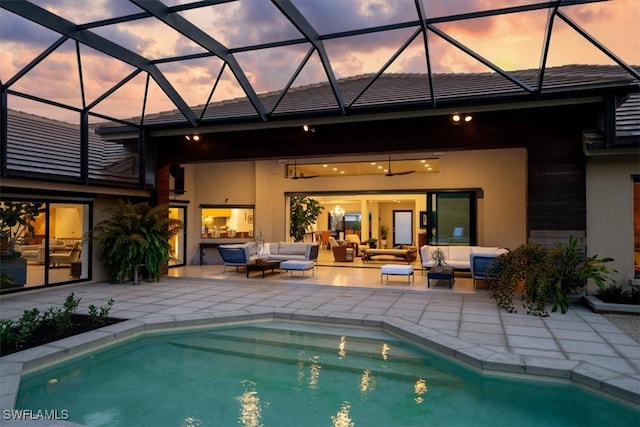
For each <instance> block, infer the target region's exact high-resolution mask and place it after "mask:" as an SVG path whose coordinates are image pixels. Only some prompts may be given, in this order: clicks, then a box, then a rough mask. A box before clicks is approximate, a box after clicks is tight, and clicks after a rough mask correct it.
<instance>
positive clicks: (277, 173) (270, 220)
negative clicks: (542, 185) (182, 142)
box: [182, 148, 527, 264]
mask: <svg viewBox="0 0 640 427" xmlns="http://www.w3.org/2000/svg"><path fill="white" fill-rule="evenodd" d="M416 157H420V154H419V153H416ZM330 161H331V162H338V161H340V158H331V159H330ZM526 164H527V155H526V150H525V149H523V148H522V149H505V150H482V151H465V152H446V153H445V154H444V155H443V156H442V157H441V159H440V172H439V173H434V174H411V175H404V176H394V177H385V176H371V175H368V176H361V177H336V178H324V177H323V178H317V179H308V180H307V179H299V180H291V179H286V178H284V165H283V164H282V163H281V162H278V160H262V161H256V162H230V163H215V164H197V165H190V166H187V168H186V170H185V190H187V193H186V194H185V196H182V199H184V200H189V201H190V203H189V208H188V221H189V224H190V226H189V230H188V239H189V247H188V254H187V262H188V263H189V264H195V263H197V261H198V243H199V242H200V236H199V225H200V218H199V209H198V206H199V205H201V204H229V205H238V204H243V205H244V204H255V230H256V233H259V232H262V233H263V235H264V238H265V240H266V241H282V240H287V239H288V237H289V233H288V229H287V221H286V217H285V213H286V200H285V193H296V192H298V193H305V192H329V191H331V192H335V191H366V190H372V189H373V190H378V191H382V190H384V191H394V190H412V189H415V190H420V191H424V190H445V189H466V188H481V189H482V190H483V195H484V196H483V198H481V199H479V200H478V243H479V244H480V245H484V246H503V247H508V248H515V247H517V246H519V245H520V244H522V243H524V242H525V241H526V179H527V178H526V169H527V167H526ZM225 200H226V202H225ZM416 221H418V218H417V215H416ZM376 231H377V229H376ZM374 234H376V233H374Z"/></svg>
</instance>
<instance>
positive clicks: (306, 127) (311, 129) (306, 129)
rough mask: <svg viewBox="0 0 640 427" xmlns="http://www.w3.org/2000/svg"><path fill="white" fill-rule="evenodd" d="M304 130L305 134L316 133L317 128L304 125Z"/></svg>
mask: <svg viewBox="0 0 640 427" xmlns="http://www.w3.org/2000/svg"><path fill="white" fill-rule="evenodd" d="M302 129H303V130H304V131H305V132H315V131H316V128H314V127H312V126H310V125H304V126H302Z"/></svg>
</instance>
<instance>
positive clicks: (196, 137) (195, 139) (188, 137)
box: [184, 133, 200, 142]
mask: <svg viewBox="0 0 640 427" xmlns="http://www.w3.org/2000/svg"><path fill="white" fill-rule="evenodd" d="M184 139H186V140H187V141H193V142H198V141H200V135H198V134H197V133H196V134H193V135H185V136H184Z"/></svg>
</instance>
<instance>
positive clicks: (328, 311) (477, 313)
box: [0, 267, 640, 425]
mask: <svg viewBox="0 0 640 427" xmlns="http://www.w3.org/2000/svg"><path fill="white" fill-rule="evenodd" d="M318 270H319V271H318V272H316V276H315V277H305V278H303V277H299V276H293V277H290V276H289V275H288V274H287V275H285V274H276V275H273V276H268V277H267V279H261V278H249V279H246V278H245V277H244V274H238V273H235V272H229V271H227V273H226V274H221V272H220V271H218V270H216V269H213V268H211V267H210V268H206V269H200V270H198V271H199V273H195V272H194V271H195V270H192V271H191V272H189V269H183V270H181V271H174V272H173V273H172V276H181V275H183V274H184V275H189V276H195V275H196V274H199V275H200V276H201V277H163V278H162V280H161V281H160V282H157V283H149V282H142V284H141V285H138V286H132V285H131V283H127V284H118V285H112V284H108V283H83V284H77V285H68V286H61V287H56V288H49V289H43V290H34V291H32V292H24V293H19V294H12V295H5V296H2V298H1V299H0V308H1V309H2V318H14V319H15V318H17V317H19V316H20V315H21V314H22V312H23V311H24V310H25V309H31V308H33V307H38V308H39V309H40V310H41V311H43V310H46V309H47V308H48V307H50V306H52V305H55V306H61V305H62V303H63V302H64V300H65V298H66V297H67V296H68V295H69V294H70V293H71V292H74V293H75V295H76V297H79V298H81V302H80V308H79V309H78V312H81V313H86V312H87V311H88V306H89V305H91V304H94V305H96V306H98V307H100V306H104V305H105V304H106V301H107V300H108V299H109V298H113V299H114V301H115V304H114V306H113V308H112V310H111V313H110V315H111V316H113V317H121V318H127V319H130V320H128V321H126V322H122V323H119V324H115V325H111V326H107V327H104V328H102V329H100V330H96V331H92V332H87V333H85V334H81V335H78V336H75V337H70V338H67V339H64V340H60V341H57V342H53V343H50V344H46V345H43V346H40V347H37V348H34V349H30V350H25V351H22V352H19V353H14V354H12V355H9V356H5V357H3V358H0V368H1V376H0V390H2V391H1V395H0V406H1V407H2V409H3V410H5V409H11V408H13V407H14V402H15V398H16V396H17V391H18V386H19V381H20V376H21V374H22V373H23V372H26V371H29V370H32V369H35V368H37V367H39V366H42V365H46V364H49V363H53V362H55V361H58V360H61V359H64V358H66V357H69V356H72V355H74V354H81V353H83V352H86V351H89V350H91V349H93V348H96V347H99V346H102V345H105V344H108V343H110V342H113V341H114V340H116V339H118V338H121V337H126V336H131V335H134V334H137V333H140V332H142V331H144V330H153V329H159V328H166V327H174V326H188V325H202V324H207V323H221V322H228V321H247V320H253V319H292V320H305V321H320V322H329V323H344V324H351V325H365V326H377V327H382V328H383V329H385V330H388V331H390V332H393V333H395V334H398V335H401V336H404V337H407V338H410V339H413V340H415V341H417V342H420V343H422V344H424V345H425V346H427V347H429V348H432V349H435V350H437V351H440V352H442V353H444V354H446V355H448V356H450V357H452V358H455V359H457V360H460V361H462V362H465V363H467V364H469V365H471V366H474V367H476V368H478V369H482V370H485V371H487V372H497V373H507V374H529V375H537V376H544V377H549V378H555V379H566V380H571V381H573V382H575V383H577V384H581V385H585V386H587V387H588V388H592V389H595V390H599V391H602V392H604V393H606V394H608V395H611V396H614V397H616V398H618V399H620V400H624V401H627V402H631V403H634V404H635V405H639V404H640V344H638V342H636V341H635V340H634V339H633V338H631V337H630V336H629V335H627V334H625V333H624V332H623V331H621V330H620V329H619V328H618V327H617V326H615V325H614V324H613V323H611V322H610V321H609V320H608V319H607V318H606V317H604V316H602V315H600V314H595V313H592V312H591V311H590V310H588V309H587V308H586V307H583V306H578V305H576V306H571V308H570V310H569V312H568V313H567V314H565V315H562V314H557V313H552V314H551V316H550V317H547V318H540V317H534V316H530V315H526V314H521V313H507V312H504V311H500V310H498V308H497V306H496V304H495V302H494V301H493V300H491V299H490V298H489V297H488V295H487V293H486V291H483V290H478V291H477V292H475V293H473V292H464V291H461V290H462V289H464V287H465V286H464V285H463V283H460V284H459V286H458V292H453V291H449V290H448V289H446V290H445V289H444V287H437V288H435V289H434V288H433V287H432V288H431V289H427V288H426V278H423V277H421V276H418V277H416V285H415V286H414V285H411V286H407V284H406V281H402V282H398V283H394V282H391V283H390V286H387V285H380V275H379V270H378V269H358V270H362V271H359V272H354V273H353V274H354V276H352V277H350V278H349V277H347V276H346V273H345V272H343V271H338V270H347V269H344V268H339V267H336V268H330V267H326V268H325V267H319V268H318ZM333 270H336V271H333ZM332 273H334V274H332ZM341 274H343V275H345V277H344V279H341V280H338V279H336V277H337V276H336V275H341ZM323 277H324V278H325V280H327V279H328V278H332V279H331V280H327V281H329V282H333V284H332V285H331V286H327V285H319V283H320V282H318V280H322V278H323ZM459 280H460V281H464V280H465V279H456V283H458V281H459ZM349 281H351V283H352V284H353V286H351V285H349V284H348V282H349ZM454 289H455V286H454ZM11 424H13V422H10V423H9V424H7V425H11ZM19 425H25V424H24V423H19ZM38 425H43V424H38ZM47 425H52V424H50V423H49V424H47ZM64 425H70V424H69V423H64Z"/></svg>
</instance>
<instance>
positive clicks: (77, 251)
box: [0, 199, 90, 290]
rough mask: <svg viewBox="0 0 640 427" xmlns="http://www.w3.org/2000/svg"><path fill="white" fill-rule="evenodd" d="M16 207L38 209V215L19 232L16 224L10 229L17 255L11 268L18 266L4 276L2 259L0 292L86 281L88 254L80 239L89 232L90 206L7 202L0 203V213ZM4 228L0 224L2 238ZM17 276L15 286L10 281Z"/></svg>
mask: <svg viewBox="0 0 640 427" xmlns="http://www.w3.org/2000/svg"><path fill="white" fill-rule="evenodd" d="M19 204H22V205H23V206H39V209H40V213H39V214H38V215H36V216H35V217H34V218H33V219H32V220H30V221H28V225H26V226H22V229H21V230H20V228H21V227H20V225H19V224H18V225H14V226H12V227H10V228H11V230H12V233H13V235H16V236H17V238H16V239H15V243H16V250H17V252H19V253H20V257H19V259H18V260H17V262H15V263H14V264H20V263H21V264H22V265H21V266H20V269H19V271H18V270H12V271H11V272H10V274H8V273H7V271H5V270H6V269H5V267H7V266H8V264H7V259H6V258H4V259H3V261H2V264H3V268H2V270H3V271H2V289H3V290H5V289H7V288H9V287H20V288H30V287H37V286H43V285H49V284H62V283H68V282H72V281H76V280H79V279H88V278H89V253H88V250H85V248H84V247H83V236H84V234H85V233H86V232H87V231H88V230H89V217H90V204H89V203H77V202H68V203H65V202H46V201H34V200H11V199H4V200H2V201H1V202H0V206H1V207H2V209H7V207H9V206H18V205H19ZM4 226H5V224H4V223H3V234H4V228H5V227H4ZM3 256H6V255H4V254H3ZM17 273H19V277H20V280H18V281H17V282H16V281H14V280H13V279H12V278H13V277H14V274H17ZM12 282H14V283H12Z"/></svg>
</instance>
